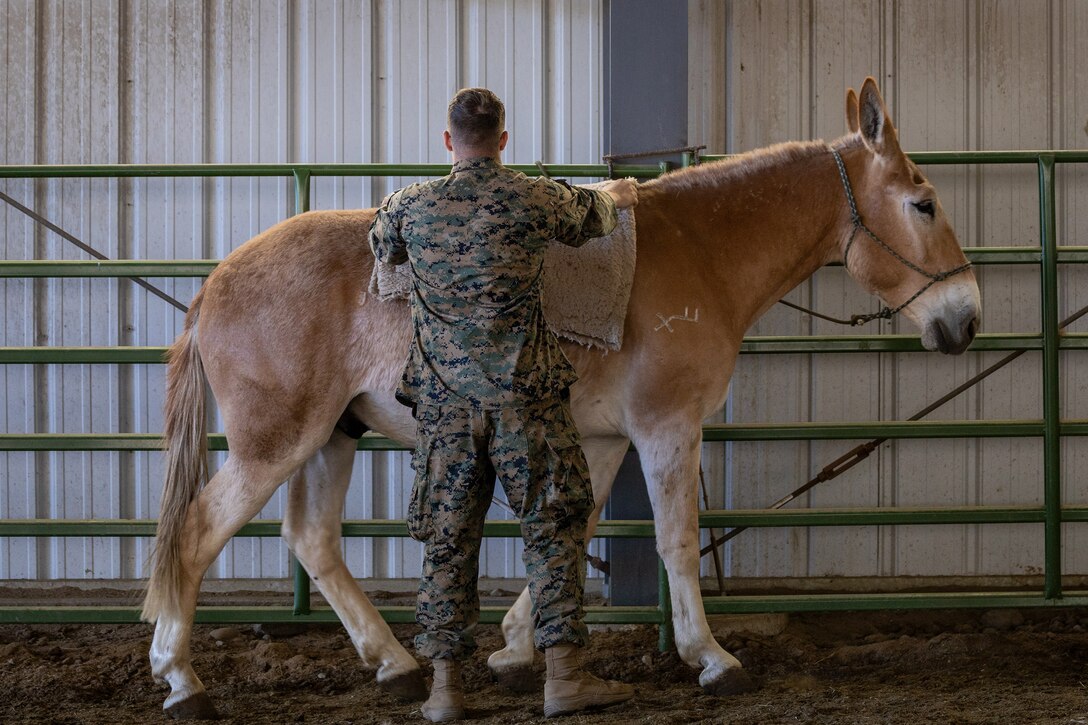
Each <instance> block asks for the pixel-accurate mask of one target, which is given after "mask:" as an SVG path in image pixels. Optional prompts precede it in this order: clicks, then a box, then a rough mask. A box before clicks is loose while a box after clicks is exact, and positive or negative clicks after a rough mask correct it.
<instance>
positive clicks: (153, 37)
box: [0, 0, 602, 579]
mask: <svg viewBox="0 0 1088 725" xmlns="http://www.w3.org/2000/svg"><path fill="white" fill-rule="evenodd" d="M601 16H602V7H601V3H600V2H581V1H580V0H564V1H560V2H553V1H550V0H548V1H546V0H518V1H516V2H504V1H500V0H479V1H476V2H459V3H453V2H426V1H424V0H420V1H418V2H393V1H391V0H390V1H384V0H381V1H373V2H352V1H349V0H328V1H325V2H289V1H288V0H279V1H276V0H272V1H265V0H248V1H246V0H235V1H233V2H231V1H222V2H207V3H175V2H171V1H170V0H139V1H137V0H122V1H121V2H111V3H104V2H90V1H89V0H88V1H86V2H33V1H32V0H26V1H20V0H13V1H11V2H4V3H3V4H0V63H3V65H2V66H0V77H2V83H3V87H4V89H5V93H4V94H3V98H2V99H0V128H3V129H4V131H3V142H2V145H0V163H9V164H27V163H202V162H210V163H218V162H289V161H300V162H310V161H312V162H367V161H413V162H415V161H420V162H442V161H446V160H448V155H447V154H446V152H445V150H444V149H443V148H442V145H441V132H442V130H443V129H444V128H445V107H446V103H447V102H448V100H449V97H450V95H451V94H452V93H453V91H455V90H456V89H457V88H460V87H463V86H470V85H486V86H488V87H490V88H492V89H494V90H495V91H496V92H498V93H499V94H500V96H501V97H502V98H503V99H504V100H505V101H506V103H507V105H508V107H509V113H508V116H509V119H508V128H509V130H510V132H511V142H510V145H509V146H508V150H507V153H506V156H505V158H506V159H507V160H508V161H511V162H515V163H532V162H533V161H534V160H536V159H545V160H548V161H550V162H575V161H579V162H583V161H587V160H593V159H599V158H600V156H601V153H602V151H601V148H600V126H601V124H600V106H601V88H600V83H601V75H602V74H601V61H602V56H601V28H602V17H601ZM412 180H414V179H412ZM408 181H410V180H409V179H375V180H369V179H331V178H320V179H317V180H315V183H314V186H313V191H314V204H313V205H314V207H315V208H343V207H368V206H374V205H375V204H376V203H377V202H378V201H380V199H381V197H382V196H383V195H384V194H385V193H387V192H388V191H390V190H392V189H394V188H397V187H399V186H402V185H403V184H405V183H407V182H408ZM2 188H3V189H4V191H6V192H7V193H8V194H10V195H12V196H14V197H16V198H17V199H19V200H21V201H22V202H23V203H25V204H27V205H28V206H30V207H32V208H34V209H36V210H38V211H39V212H40V213H42V214H43V215H44V216H46V217H48V218H49V219H51V220H53V221H54V222H56V223H57V224H59V225H60V226H61V227H63V228H65V229H67V230H68V231H70V232H71V233H72V234H74V235H75V236H77V237H79V238H80V239H82V240H84V241H85V242H87V243H89V244H92V245H94V246H96V247H97V248H99V249H100V250H101V251H102V252H104V253H105V254H107V255H108V256H110V257H118V258H148V259H169V258H178V259H191V258H203V257H208V258H219V257H222V256H225V255H226V254H227V253H229V252H230V251H231V250H232V249H233V248H235V247H236V246H238V245H239V244H241V243H242V242H244V241H245V240H246V239H248V238H250V237H252V236H253V235H254V234H256V233H258V232H260V231H261V230H262V229H264V228H266V227H268V226H270V225H272V224H273V223H275V222H277V221H280V220H281V219H283V218H285V217H286V216H288V215H290V214H291V213H292V212H293V192H292V190H291V187H290V185H289V184H288V183H287V182H286V181H284V180H279V179H234V180H231V179H219V180H216V179H210V180H199V179H198V180H191V179H179V180H168V179H146V180H125V181H108V180H69V181H49V182H38V183H33V182H22V181H6V182H4V183H3V185H2ZM0 234H2V235H3V239H4V245H3V247H4V251H3V254H4V256H5V257H6V258H8V259H33V258H45V259H79V258H83V257H84V255H83V254H82V253H81V252H79V251H78V250H76V249H75V248H74V247H73V246H71V245H70V244H69V243H68V242H65V241H63V240H61V239H59V238H57V237H56V236H55V235H52V234H49V233H45V232H43V231H42V230H41V229H39V228H37V227H36V226H35V225H34V224H33V223H32V222H31V221H29V220H28V219H26V218H25V217H24V216H22V215H21V214H20V213H19V212H17V211H14V210H12V209H10V208H8V207H7V206H6V205H3V208H0ZM153 282H155V283H156V284H159V285H160V286H163V287H164V288H165V289H166V290H167V291H168V292H170V293H171V294H173V295H174V296H175V297H177V298H178V299H180V300H182V301H184V302H188V301H189V300H190V299H191V298H192V296H193V294H194V293H195V291H196V289H197V288H198V286H199V280H197V281H190V280H181V281H178V282H173V281H169V280H153ZM0 295H2V300H3V302H2V304H3V307H4V314H3V315H2V317H3V320H4V322H3V327H2V337H0V345H6V346H23V345H26V346H29V345H73V346H83V345H165V344H169V343H170V342H171V341H172V339H173V338H174V336H175V335H176V334H177V332H178V331H179V330H180V329H181V324H182V315H181V313H180V312H177V311H176V310H174V309H173V308H172V307H170V306H168V305H167V304H165V303H164V302H162V301H161V300H159V299H158V298H155V297H153V296H150V295H148V294H147V293H145V292H144V291H143V290H140V289H138V288H135V287H134V286H132V285H131V284H130V283H128V282H127V281H112V280H74V279H73V280H41V281H38V282H34V281H29V280H10V281H0ZM163 380H164V368H163V367H162V366H151V365H148V366H111V365H66V366H57V365H49V366H18V365H7V366H0V386H2V390H3V400H4V402H3V405H2V406H0V416H2V420H0V428H2V429H3V430H4V431H6V432H12V433H17V432H73V433H74V432H102V433H108V432H116V431H134V432H145V431H146V432H158V431H161V430H162V415H161V407H162V400H163ZM410 473H411V471H410V469H409V467H408V461H407V456H406V455H405V454H389V455H386V454H377V455H370V454H360V455H359V457H358V459H357V463H356V473H355V480H354V481H353V485H352V488H351V492H350V494H349V497H348V505H347V516H349V517H353V518H370V517H373V518H403V516H404V513H405V510H404V509H405V505H406V501H407V496H406V492H407V490H408V489H407V485H406V482H407V481H408V480H409V478H410ZM0 476H2V478H3V481H2V483H0V517H2V518H32V517H43V518H61V517H63V518H92V517H93V518H115V517H137V518H143V517H154V516H156V515H157V510H158V492H159V489H160V487H161V478H162V459H161V456H160V455H159V454H153V453H136V454H128V453H56V454H50V453H46V454H29V453H6V454H3V453H0ZM281 515H282V500H281V499H280V497H279V496H277V498H275V499H274V500H273V501H272V502H271V503H270V504H269V506H268V507H267V508H266V510H265V511H264V512H263V513H262V517H265V518H279V517H280V516H281ZM491 515H492V516H493V517H494V518H501V517H502V512H501V510H495V511H493V512H492V514H491ZM347 551H348V563H349V566H350V567H351V568H352V571H353V572H354V573H355V574H356V576H359V577H389V576H417V575H418V573H419V558H420V549H419V547H418V545H417V544H416V543H415V542H412V541H409V540H395V539H389V540H374V541H371V540H352V541H350V542H349V543H348V545H347ZM519 551H520V549H519V548H518V547H517V546H515V544H514V543H513V542H506V541H498V540H496V541H493V542H491V543H490V544H488V546H487V547H486V549H485V553H484V561H483V565H482V569H483V571H484V573H485V574H487V575H490V576H500V577H501V576H511V577H514V576H521V575H522V568H521V562H520V555H519ZM146 554H147V542H144V541H119V540H110V539H98V540H91V539H78V538H68V539H55V540H45V539H42V540H29V539H8V540H2V539H0V578H3V579H7V578H22V577H31V578H44V579H49V578H82V577H103V578H115V577H135V576H140V575H141V574H142V573H143V572H144V570H145V559H146ZM287 573H288V569H287V554H286V549H285V548H284V546H283V545H282V543H280V542H279V541H278V540H272V539H267V540H259V539H240V540H236V541H235V542H234V543H232V544H231V545H230V546H229V547H228V549H227V551H226V552H225V553H224V554H223V556H222V557H221V558H220V560H219V561H218V562H217V564H216V565H215V567H214V568H213V570H212V572H211V575H212V576H227V577H248V576H283V575H285V574H287Z"/></svg>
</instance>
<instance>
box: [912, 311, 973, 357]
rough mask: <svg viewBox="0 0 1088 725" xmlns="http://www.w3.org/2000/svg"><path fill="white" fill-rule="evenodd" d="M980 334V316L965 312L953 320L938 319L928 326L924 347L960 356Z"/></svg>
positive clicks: (923, 338) (923, 337)
mask: <svg viewBox="0 0 1088 725" xmlns="http://www.w3.org/2000/svg"><path fill="white" fill-rule="evenodd" d="M977 334H978V314H977V313H976V312H975V311H974V310H970V311H965V312H964V314H961V315H956V316H954V317H953V319H936V320H933V321H932V322H930V323H929V325H927V326H926V330H925V332H924V333H923V334H922V346H923V347H925V348H926V349H927V350H937V351H939V352H942V353H944V354H945V355H959V354H960V353H962V352H963V351H965V350H966V349H967V348H968V347H969V346H970V345H971V342H972V341H973V340H974V339H975V335H977Z"/></svg>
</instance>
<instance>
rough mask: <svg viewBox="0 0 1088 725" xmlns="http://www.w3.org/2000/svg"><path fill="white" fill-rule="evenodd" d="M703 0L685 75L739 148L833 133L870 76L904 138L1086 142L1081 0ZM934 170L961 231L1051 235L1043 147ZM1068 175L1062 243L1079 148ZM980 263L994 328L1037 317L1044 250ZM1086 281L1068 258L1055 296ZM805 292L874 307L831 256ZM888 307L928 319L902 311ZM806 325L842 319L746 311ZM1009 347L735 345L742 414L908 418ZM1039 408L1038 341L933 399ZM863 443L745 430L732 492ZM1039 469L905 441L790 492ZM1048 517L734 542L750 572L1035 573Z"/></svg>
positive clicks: (1006, 143)
mask: <svg viewBox="0 0 1088 725" xmlns="http://www.w3.org/2000/svg"><path fill="white" fill-rule="evenodd" d="M691 10H692V12H691V16H690V23H691V27H692V45H691V57H692V59H693V65H697V69H696V71H695V72H693V75H692V79H691V87H692V88H693V89H700V90H701V91H703V93H702V94H701V98H700V99H699V104H698V105H697V106H693V107H692V109H691V111H692V113H691V121H690V126H691V132H692V139H691V141H692V142H695V143H702V142H704V141H705V142H707V143H709V144H710V145H711V148H714V149H722V150H725V151H729V152H742V151H746V150H749V149H753V148H757V147H760V146H764V145H767V144H770V143H774V142H778V141H785V140H790V139H802V138H828V139H830V138H834V137H836V136H839V135H841V134H842V133H843V132H844V130H845V122H844V111H843V107H844V102H843V99H844V92H845V89H846V88H847V87H850V86H853V87H855V88H857V87H859V85H860V83H861V81H862V80H863V79H864V78H865V76H866V75H872V76H875V77H876V78H877V79H878V81H879V82H880V85H881V87H882V90H883V93H884V97H885V100H886V101H887V102H888V104H889V108H890V110H891V113H892V115H893V118H894V120H895V122H896V124H897V126H898V128H899V131H900V138H901V141H902V144H903V147H904V148H905V149H907V150H908V151H922V150H959V149H1038V148H1084V147H1085V146H1088V83H1086V81H1088V70H1086V68H1088V5H1086V4H1085V3H1081V2H1063V1H1062V0H1035V1H1024V2H1012V1H1004V2H1003V1H989V2H984V1H981V0H978V1H973V2H954V1H951V0H949V1H934V2H907V1H905V0H903V1H897V0H884V1H882V2H868V3H858V2H851V1H849V0H814V1H813V0H777V1H774V2H751V3H748V2H744V3H742V2H736V3H727V4H720V3H713V2H696V3H693V4H692V6H691ZM723 112H724V114H725V115H724V119H723V118H722V117H721V116H720V115H719V114H720V113H723ZM926 173H927V174H928V175H929V177H930V179H931V180H932V181H933V182H934V184H935V185H936V186H937V190H938V192H939V193H940V195H941V200H942V202H943V204H944V206H945V209H946V210H947V211H948V213H949V214H950V216H951V217H952V218H953V220H954V223H955V227H956V230H957V233H958V234H959V236H960V240H961V242H962V243H963V244H964V245H965V246H1023V245H1027V246H1031V245H1038V243H1039V241H1038V240H1039V236H1038V234H1039V222H1038V218H1039V217H1038V207H1037V181H1036V171H1035V168H1034V167H1032V166H1021V167H1017V166H992V167H986V168H977V167H932V168H929V169H927V170H926ZM1058 179H1059V193H1058V233H1059V241H1058V243H1059V244H1063V245H1077V244H1084V243H1085V241H1086V240H1088V217H1086V215H1085V214H1084V211H1085V208H1086V206H1088V183H1086V181H1088V169H1084V167H1083V166H1081V167H1079V168H1078V167H1065V168H1062V169H1061V171H1060V172H1059V175H1058ZM863 213H864V210H863ZM978 276H979V280H980V284H981V288H982V300H983V310H984V317H983V329H984V330H985V331H989V332H1037V331H1038V330H1040V329H1041V327H1040V322H1039V284H1038V269H1037V268H1035V267H997V268H995V267H988V268H983V269H980V270H978ZM1083 279H1084V272H1079V271H1077V270H1076V269H1075V268H1073V269H1066V270H1064V271H1063V272H1062V275H1061V282H1062V291H1061V297H1060V300H1061V302H1060V304H1061V311H1060V313H1059V314H1060V316H1062V317H1064V316H1065V315H1067V314H1069V313H1070V312H1072V311H1073V310H1075V309H1078V308H1079V307H1080V306H1082V305H1083V304H1085V297H1086V296H1088V294H1086V293H1085V292H1084V291H1083V288H1084V284H1083ZM790 299H793V300H795V301H799V302H802V303H804V304H809V305H811V306H814V307H815V308H817V309H820V310H822V311H825V312H827V313H829V314H833V315H837V316H844V315H846V314H848V313H851V312H856V311H867V310H870V309H875V302H874V301H872V300H870V299H868V298H867V297H866V296H865V295H863V294H861V293H860V292H859V291H858V289H857V287H856V285H854V284H853V283H852V282H849V281H846V278H845V274H844V273H843V271H842V270H841V269H828V270H822V271H821V272H819V273H818V274H817V275H816V276H815V277H814V278H813V280H812V281H811V282H809V283H806V284H805V285H802V286H801V287H800V288H799V289H797V290H795V291H794V292H793V293H792V294H791V295H790ZM869 327H870V329H868V330H866V332H870V333H871V332H875V331H876V330H875V329H873V328H874V327H875V326H874V325H873V324H871V325H870V326H869ZM880 327H881V329H882V331H886V332H904V333H908V332H910V333H913V332H914V331H913V329H912V328H910V327H909V325H908V324H906V323H899V322H894V323H880ZM1080 327H1081V328H1082V327H1083V325H1081V326H1080ZM1074 329H1077V328H1074ZM807 333H818V334H844V331H843V330H842V329H841V328H839V327H837V326H835V325H832V324H831V323H825V322H821V321H818V320H812V319H810V318H808V317H807V316H802V315H800V314H798V313H796V312H793V311H791V310H788V309H786V308H781V307H780V308H776V309H773V310H772V311H771V312H770V313H768V314H767V315H766V317H765V318H764V319H763V320H762V321H760V323H759V324H758V326H757V327H756V329H755V330H753V334H765V335H766V334H807ZM847 334H848V333H847ZM1002 355H1003V353H991V354H983V355H978V354H970V355H967V356H964V357H961V358H949V357H942V356H939V355H936V354H929V355H923V354H910V355H901V356H890V355H832V356H812V357H809V356H748V357H742V358H741V361H740V364H739V365H738V369H737V373H736V375H735V376H734V381H733V395H732V398H731V400H730V408H729V410H728V415H729V419H730V420H734V421H737V422H742V421H743V422H756V421H760V422H762V421H785V420H814V421H835V420H851V419H853V420H866V419H872V420H876V419H887V420H895V419H905V418H907V417H909V416H910V415H911V414H913V413H915V412H916V411H917V410H918V409H920V408H922V407H923V406H924V405H925V404H926V403H928V402H929V401H931V400H933V399H935V398H937V397H939V396H941V395H943V394H944V393H945V392H947V391H948V390H950V389H951V388H952V387H953V386H954V385H955V384H957V383H959V382H961V381H963V380H964V379H966V378H967V377H969V376H970V375H972V374H974V373H975V372H977V371H978V370H980V369H982V368H983V367H985V366H986V365H988V364H990V363H992V362H994V361H996V360H997V359H998V358H999V357H1001V356H1002ZM1062 365H1063V371H1064V372H1063V376H1062V382H1061V385H1062V390H1063V398H1062V414H1063V415H1064V416H1065V417H1084V415H1085V410H1086V408H1088V402H1086V401H1085V400H1083V398H1084V397H1085V396H1084V395H1083V390H1084V388H1085V375H1086V371H1088V366H1085V365H1083V364H1082V362H1081V361H1080V360H1079V356H1078V355H1077V354H1076V353H1063V359H1062ZM1041 415H1042V403H1041V370H1040V357H1039V355H1038V354H1033V353H1030V354H1028V355H1025V356H1024V357H1022V358H1021V359H1019V360H1018V361H1017V362H1015V363H1014V364H1013V365H1011V366H1009V367H1008V368H1006V369H1005V370H1004V371H1002V372H1001V373H998V374H997V375H995V376H993V377H991V378H990V379H989V380H988V381H987V382H986V383H985V384H984V385H983V386H982V387H980V388H979V389H977V390H976V391H973V392H970V393H968V394H965V395H964V396H962V397H961V398H960V399H958V400H957V401H955V402H954V403H951V404H949V405H947V406H946V407H945V408H944V409H942V410H941V411H939V412H938V413H934V414H933V415H931V416H930V418H934V419H939V418H949V419H969V418H975V417H978V418H984V419H1007V418H1038V417H1040V416H1041ZM853 445H854V443H849V442H828V443H823V442H818V443H812V444H807V443H770V444H758V445H756V444H736V445H733V446H731V459H730V467H729V474H728V476H727V481H726V485H727V489H728V490H727V493H726V500H727V503H728V504H729V505H732V506H736V507H759V506H765V505H768V504H769V503H770V502H772V501H775V500H777V499H778V498H780V497H781V496H783V495H784V494H786V493H788V492H789V491H791V490H792V489H793V488H795V487H796V486H798V485H800V484H801V483H803V482H804V481H806V480H808V478H810V477H811V476H812V475H814V474H815V473H816V472H817V471H818V470H819V469H820V468H821V467H822V466H824V465H826V464H827V463H828V462H830V461H831V460H834V459H835V458H837V457H838V456H839V455H840V454H841V453H843V452H845V451H846V450H849V448H851V447H852V446H853ZM1086 450H1088V449H1086V447H1085V445H1084V444H1083V442H1082V441H1079V440H1076V439H1073V440H1067V441H1065V442H1064V447H1063V456H1064V467H1063V472H1062V475H1063V480H1064V489H1065V491H1066V494H1065V495H1066V500H1067V501H1070V502H1078V503H1080V502H1083V501H1084V498H1085V493H1084V474H1083V471H1084V468H1085V467H1084V465H1083V464H1084V455H1085V451H1086ZM1041 471H1042V446H1041V441H1038V440H1033V439H994V440H987V441H981V442H975V441H901V442H896V443H890V444H887V445H884V446H882V447H881V448H880V449H879V451H878V453H877V454H875V455H874V456H872V458H871V459H870V460H869V461H867V462H866V463H863V464H861V465H859V466H858V467H856V468H855V469H853V470H852V471H850V472H849V473H848V474H846V475H845V476H843V477H842V478H840V479H838V480H835V481H834V482H831V483H827V484H823V485H821V486H820V487H818V488H817V489H815V490H814V491H813V492H812V493H811V494H810V495H808V496H807V497H806V500H804V501H799V502H798V504H797V505H801V506H804V505H806V504H807V505H812V506H821V507H836V506H859V505H866V506H873V505H885V506H893V505H899V506H930V505H942V504H951V505H975V504H979V505H983V504H1031V503H1039V502H1041V500H1042V474H1041ZM1084 533H1085V532H1084V531H1083V527H1081V526H1077V525H1068V526H1067V527H1066V531H1065V538H1064V542H1065V549H1064V550H1065V567H1064V568H1065V571H1066V573H1078V574H1083V573H1085V572H1086V571H1088V555H1086V553H1085V547H1084V546H1083V543H1084V540H1085V539H1084ZM1041 535H1042V532H1041V527H1038V526H1034V525H1015V526H1014V525H1008V526H1002V525H997V526H995V525H988V526H985V527H982V526H941V527H938V526H930V527H921V526H916V527H871V528H858V529H850V530H845V531H844V530H837V529H836V530H831V529H819V528H816V529H811V530H808V531H806V530H800V529H798V530H761V531H749V532H747V533H746V534H744V535H743V536H742V537H740V538H738V539H737V540H736V541H735V543H734V544H733V548H732V551H731V552H730V556H729V561H730V562H731V569H732V572H733V573H734V574H736V575H742V576H800V577H804V576H843V575H859V576H900V575H911V576H925V575H964V574H967V575H973V574H980V575H990V574H994V575H996V574H1032V573H1039V572H1040V571H1041V570H1042V561H1043V548H1042V536H1041Z"/></svg>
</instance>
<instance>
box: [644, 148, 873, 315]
mask: <svg viewBox="0 0 1088 725" xmlns="http://www.w3.org/2000/svg"><path fill="white" fill-rule="evenodd" d="M836 147H837V148H839V149H840V152H841V153H843V156H844V158H846V157H848V156H850V155H851V154H852V151H853V149H852V148H851V147H850V146H849V145H847V146H846V147H843V146H842V145H838V146H836ZM719 164H720V166H719ZM715 166H718V168H715ZM656 191H657V193H655V195H653V196H652V197H650V198H649V199H648V200H647V201H648V202H649V203H650V204H654V203H662V204H665V205H669V206H672V207H674V208H673V211H672V212H671V213H669V216H672V218H673V219H675V220H676V221H677V223H678V224H679V225H681V226H683V227H685V228H684V230H683V234H682V241H680V242H679V243H680V244H683V245H684V246H686V247H689V249H688V250H687V253H688V254H692V252H693V249H692V248H697V250H698V251H696V252H694V258H695V259H701V260H705V262H704V263H702V264H700V265H699V272H698V274H699V275H700V276H702V277H704V278H705V279H706V280H707V281H708V282H709V284H710V286H711V288H713V289H715V290H717V293H718V294H717V295H716V297H717V299H718V301H719V302H720V304H721V307H722V314H723V317H728V318H729V319H732V320H734V321H735V322H736V323H737V324H738V326H739V328H740V329H739V330H738V331H737V332H738V334H743V333H744V331H746V330H747V329H748V328H749V327H751V325H752V324H753V323H754V322H755V321H756V320H757V319H759V317H760V316H761V315H762V314H763V313H764V312H765V311H766V310H767V309H768V308H770V307H771V306H772V305H773V304H774V303H775V302H777V301H778V300H779V299H781V298H782V297H783V296H785V295H786V294H787V293H788V292H789V291H790V290H792V289H793V288H794V287H796V286H797V285H799V284H800V283H801V282H803V281H805V280H806V279H808V278H809V277H811V276H812V274H813V273H814V272H815V271H816V270H817V269H819V268H820V267H822V266H823V265H825V264H827V263H828V262H832V261H836V260H841V258H842V254H841V242H842V239H843V235H844V234H845V233H846V231H847V230H848V228H849V212H848V210H847V207H846V201H845V197H844V195H843V191H842V185H841V181H840V178H839V173H838V170H837V167H836V165H835V160H834V157H833V156H832V154H831V151H830V148H829V146H828V145H827V144H824V143H803V144H784V145H781V146H778V147H772V148H770V149H765V150H762V151H758V152H754V153H752V154H749V155H746V156H744V157H740V158H738V159H733V160H729V161H725V162H716V163H711V164H707V165H705V166H703V167H695V168H693V169H690V170H686V171H684V172H681V174H677V175H676V176H674V177H673V178H671V179H670V178H668V177H666V178H663V179H662V180H661V181H660V182H658V184H657V185H656ZM640 205H641V202H640ZM643 212H644V209H643V208H640V209H639V211H638V213H639V214H642V213H643ZM640 227H641V221H640ZM640 236H641V230H640ZM643 254H644V248H643V247H642V246H641V245H640V248H639V255H640V257H641V256H642V255H643Z"/></svg>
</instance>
